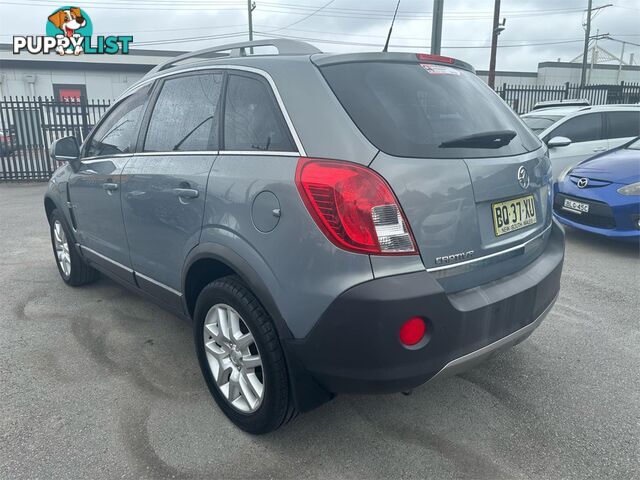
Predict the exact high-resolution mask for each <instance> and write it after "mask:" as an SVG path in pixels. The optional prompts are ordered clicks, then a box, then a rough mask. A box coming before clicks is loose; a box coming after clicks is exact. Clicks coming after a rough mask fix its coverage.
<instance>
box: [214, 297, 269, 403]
mask: <svg viewBox="0 0 640 480" xmlns="http://www.w3.org/2000/svg"><path fill="white" fill-rule="evenodd" d="M203 337H204V349H205V352H206V354H207V360H208V362H209V369H210V370H211V374H212V375H213V379H214V381H215V382H216V385H217V386H218V389H220V392H222V395H224V397H225V398H226V399H227V401H228V402H229V404H231V406H232V407H234V408H235V409H237V410H239V411H240V412H242V413H252V412H255V411H256V410H257V409H258V407H260V404H261V403H262V398H263V396H264V369H263V368H262V359H261V358H260V352H259V351H258V345H257V344H256V342H255V339H254V338H253V335H252V334H251V331H250V330H249V328H248V327H247V325H246V324H245V323H244V320H242V317H241V316H240V315H239V314H238V312H236V311H235V310H234V309H233V308H232V307H230V306H229V305H226V304H224V303H218V304H216V305H214V306H213V307H211V308H210V309H209V311H208V312H207V316H206V318H205V319H204V327H203Z"/></svg>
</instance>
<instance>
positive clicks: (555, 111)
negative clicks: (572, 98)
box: [523, 103, 640, 117]
mask: <svg viewBox="0 0 640 480" xmlns="http://www.w3.org/2000/svg"><path fill="white" fill-rule="evenodd" d="M635 109H637V110H640V104H633V103H627V104H613V105H590V106H586V107H579V106H571V107H569V106H567V107H551V108H541V109H539V110H532V111H530V112H527V113H525V114H524V115H523V117H525V116H526V117H529V116H537V115H540V114H541V113H546V114H552V115H562V116H566V115H571V114H577V113H587V112H615V111H623V112H624V111H628V110H635Z"/></svg>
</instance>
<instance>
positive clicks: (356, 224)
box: [296, 157, 417, 255]
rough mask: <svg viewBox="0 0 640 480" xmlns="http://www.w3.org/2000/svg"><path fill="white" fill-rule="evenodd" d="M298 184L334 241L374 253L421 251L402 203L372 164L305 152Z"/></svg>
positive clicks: (339, 245)
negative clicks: (322, 158)
mask: <svg viewBox="0 0 640 480" xmlns="http://www.w3.org/2000/svg"><path fill="white" fill-rule="evenodd" d="M296 185H297V186H298V191H299V192H300V196H301V197H302V200H303V202H304V204H305V206H306V207H307V210H309V213H310V214H311V216H312V217H313V219H314V220H315V222H316V224H317V225H318V227H320V229H321V230H322V231H323V232H324V234H325V235H326V236H327V238H328V239H329V240H331V242H333V243H334V244H335V245H336V246H338V247H340V248H343V249H345V250H349V251H351V252H357V253H368V254H374V255H416V254H417V252H416V248H415V241H414V240H413V235H412V234H411V230H410V228H409V225H408V224H407V221H406V219H405V217H404V214H403V212H402V210H401V209H400V204H399V203H398V201H397V200H396V198H395V196H394V194H393V192H392V191H391V188H390V187H389V185H387V183H386V182H385V181H384V180H383V179H382V177H380V175H378V174H377V173H375V172H374V171H373V170H371V169H369V168H366V167H363V166H361V165H357V164H354V163H349V162H342V161H336V160H318V159H312V158H304V157H302V158H300V160H299V161H298V167H297V169H296Z"/></svg>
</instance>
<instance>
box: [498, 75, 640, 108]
mask: <svg viewBox="0 0 640 480" xmlns="http://www.w3.org/2000/svg"><path fill="white" fill-rule="evenodd" d="M496 92H497V93H498V94H499V95H500V96H501V97H502V98H503V99H504V100H505V101H506V102H507V103H508V104H509V105H511V108H513V109H514V110H515V111H516V112H517V113H518V114H523V113H527V112H528V111H530V110H531V109H532V108H533V106H534V105H535V104H536V103H538V102H546V101H551V100H568V99H586V100H588V101H589V103H590V104H591V105H606V104H620V103H638V102H640V83H625V82H620V83H619V84H616V85H586V86H584V87H581V86H580V85H577V84H571V83H569V82H567V83H565V84H564V85H507V84H506V83H504V84H502V85H501V86H499V87H497V88H496Z"/></svg>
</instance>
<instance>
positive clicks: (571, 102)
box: [532, 98, 591, 110]
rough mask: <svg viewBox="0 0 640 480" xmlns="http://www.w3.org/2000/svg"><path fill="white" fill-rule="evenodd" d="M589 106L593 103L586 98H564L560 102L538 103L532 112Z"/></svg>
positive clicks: (547, 101) (546, 101)
mask: <svg viewBox="0 0 640 480" xmlns="http://www.w3.org/2000/svg"><path fill="white" fill-rule="evenodd" d="M589 105H591V103H590V102H589V100H587V99H586V98H563V99H560V100H545V101H543V102H536V103H535V105H534V106H533V108H532V110H541V109H543V108H552V107H569V106H578V107H586V106H589Z"/></svg>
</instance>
